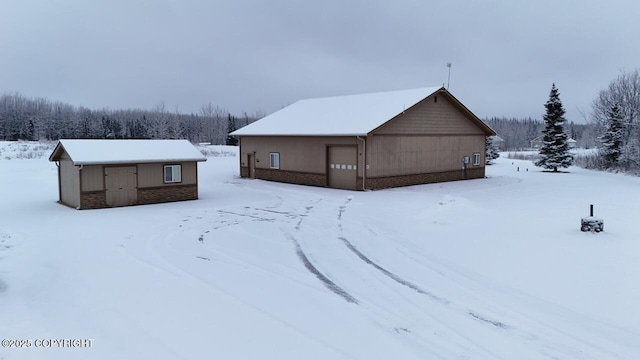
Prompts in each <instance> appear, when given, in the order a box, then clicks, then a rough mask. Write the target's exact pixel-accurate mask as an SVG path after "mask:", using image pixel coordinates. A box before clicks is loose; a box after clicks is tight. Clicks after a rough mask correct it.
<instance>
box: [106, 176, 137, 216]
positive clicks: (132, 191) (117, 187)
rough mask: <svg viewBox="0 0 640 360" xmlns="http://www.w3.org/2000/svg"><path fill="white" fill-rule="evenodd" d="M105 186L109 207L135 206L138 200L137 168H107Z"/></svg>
mask: <svg viewBox="0 0 640 360" xmlns="http://www.w3.org/2000/svg"><path fill="white" fill-rule="evenodd" d="M104 184H105V190H106V202H107V206H126V205H133V204H135V203H136V202H137V200H138V189H137V176H136V167H135V166H118V167H106V168H105V169H104Z"/></svg>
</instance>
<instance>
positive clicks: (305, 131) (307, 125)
mask: <svg viewBox="0 0 640 360" xmlns="http://www.w3.org/2000/svg"><path fill="white" fill-rule="evenodd" d="M440 89H441V87H428V88H419V89H411V90H400V91H388V92H378V93H371V94H360V95H348V96H335V97H326V98H316V99H307V100H300V101H298V102H296V103H294V104H292V105H289V106H287V107H285V108H284V109H282V110H279V111H276V112H275V113H273V114H271V115H268V116H266V117H264V118H262V119H260V120H258V121H256V122H254V123H251V124H249V125H247V126H245V127H243V128H241V129H239V130H236V131H234V132H232V133H231V135H240V136H242V135H290V136H296V135H298V136H299V135H302V136H304V135H307V136H323V135H329V136H331V135H341V136H346V135H354V136H355V135H366V134H367V133H369V132H371V131H372V130H374V129H376V128H377V127H379V126H380V125H382V124H384V123H385V122H387V121H389V120H391V119H392V118H393V117H395V116H397V115H399V114H401V113H402V112H403V111H405V110H406V109H408V108H410V107H411V106H413V105H415V104H417V103H418V102H420V101H421V100H423V99H425V98H426V97H428V96H429V95H431V94H433V93H435V92H436V91H438V90H440Z"/></svg>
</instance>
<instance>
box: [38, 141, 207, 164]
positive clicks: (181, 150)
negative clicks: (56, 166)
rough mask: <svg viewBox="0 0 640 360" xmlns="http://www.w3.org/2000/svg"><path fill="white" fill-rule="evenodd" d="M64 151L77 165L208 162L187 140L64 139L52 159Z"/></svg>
mask: <svg viewBox="0 0 640 360" xmlns="http://www.w3.org/2000/svg"><path fill="white" fill-rule="evenodd" d="M62 149H64V150H65V151H66V152H67V154H69V157H71V160H72V161H73V164H74V165H93V164H130V163H155V162H177V161H206V160H207V158H206V157H205V156H204V155H202V153H201V152H200V151H199V150H198V149H196V148H195V147H194V146H193V145H192V144H191V143H190V142H189V141H187V140H75V139H74V140H69V139H61V140H60V141H59V143H58V145H57V146H56V148H55V149H54V150H53V152H52V153H51V156H50V157H49V160H50V161H56V160H59V158H60V156H61V154H62V151H61V150H62Z"/></svg>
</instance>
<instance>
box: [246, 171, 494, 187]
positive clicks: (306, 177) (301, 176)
mask: <svg viewBox="0 0 640 360" xmlns="http://www.w3.org/2000/svg"><path fill="white" fill-rule="evenodd" d="M240 176H241V177H249V168H248V167H241V168H240ZM484 177H485V168H484V167H479V168H474V169H467V170H466V172H465V171H462V170H456V171H445V172H439V173H428V174H413V175H399V176H388V177H379V178H366V180H365V181H366V188H367V189H371V190H375V189H386V188H393V187H400V186H411V185H420V184H430V183H438V182H445V181H455V180H468V179H481V178H484ZM256 178H257V179H263V180H271V181H278V182H284V183H290V184H301V185H312V186H321V187H326V186H327V177H326V175H325V174H311V173H300V172H295V171H284V170H274V169H256ZM356 189H357V190H361V189H362V177H358V178H357V179H356Z"/></svg>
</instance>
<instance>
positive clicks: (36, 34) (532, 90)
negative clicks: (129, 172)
mask: <svg viewBox="0 0 640 360" xmlns="http://www.w3.org/2000/svg"><path fill="white" fill-rule="evenodd" d="M0 4H1V6H0V93H13V92H20V93H22V94H23V95H25V96H28V97H45V98H48V99H50V100H57V101H63V102H67V103H70V104H72V105H77V106H79V105H82V106H86V107H89V108H93V109H100V108H105V107H108V108H111V109H120V108H143V109H151V108H154V107H156V106H157V105H158V104H159V103H160V102H164V104H165V105H166V107H167V109H169V110H171V111H174V110H176V108H177V109H178V110H179V111H181V112H198V111H199V109H200V108H201V106H202V105H204V104H207V103H209V102H211V103H212V104H214V105H218V106H220V107H224V108H226V109H227V110H228V111H230V112H232V113H234V114H240V113H242V112H248V113H253V112H256V111H262V112H265V113H271V112H273V111H276V110H278V109H280V108H282V107H283V106H286V105H288V104H290V103H292V102H295V101H297V100H300V99H304V98H311V97H322V96H334V95H346V94H354V93H365V92H376V91H387V90H397V89H409V88H416V87H426V86H436V85H442V84H445V85H446V82H447V70H448V68H447V67H446V64H447V62H451V63H452V64H453V65H452V67H451V82H450V91H451V92H452V93H453V94H454V95H455V96H456V97H457V98H458V99H459V100H461V101H462V102H463V103H464V104H465V105H467V107H468V108H469V109H470V110H471V111H473V112H474V113H476V115H478V116H480V117H482V118H484V117H487V116H507V117H528V116H530V117H534V118H541V115H542V114H543V113H544V103H545V101H546V100H547V98H548V94H549V90H550V89H551V84H552V83H553V82H555V83H556V85H557V87H558V88H559V90H560V98H561V100H562V101H563V104H564V106H565V108H566V109H567V119H568V120H570V121H576V122H580V121H581V115H580V113H579V110H582V111H584V112H587V113H588V112H590V106H591V102H592V100H593V99H594V98H595V96H596V95H597V93H598V91H599V90H601V89H603V88H605V87H606V86H607V85H608V83H609V82H610V81H611V80H613V79H615V77H617V76H618V75H619V74H620V72H621V71H631V70H634V69H636V68H638V67H640V15H639V14H640V2H638V1H636V0H628V1H616V0H610V1H601V0H600V1H594V0H582V1H573V0H566V1H563V0H536V1H533V0H530V1H526V2H524V1H516V0H513V1H430V0H388V1H375V0H369V1H355V0H354V1H350V0H342V1H336V0H322V1H293V0H289V1H287V0H264V1H261V0H212V1H205V0H101V1H94V0H0Z"/></svg>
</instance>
